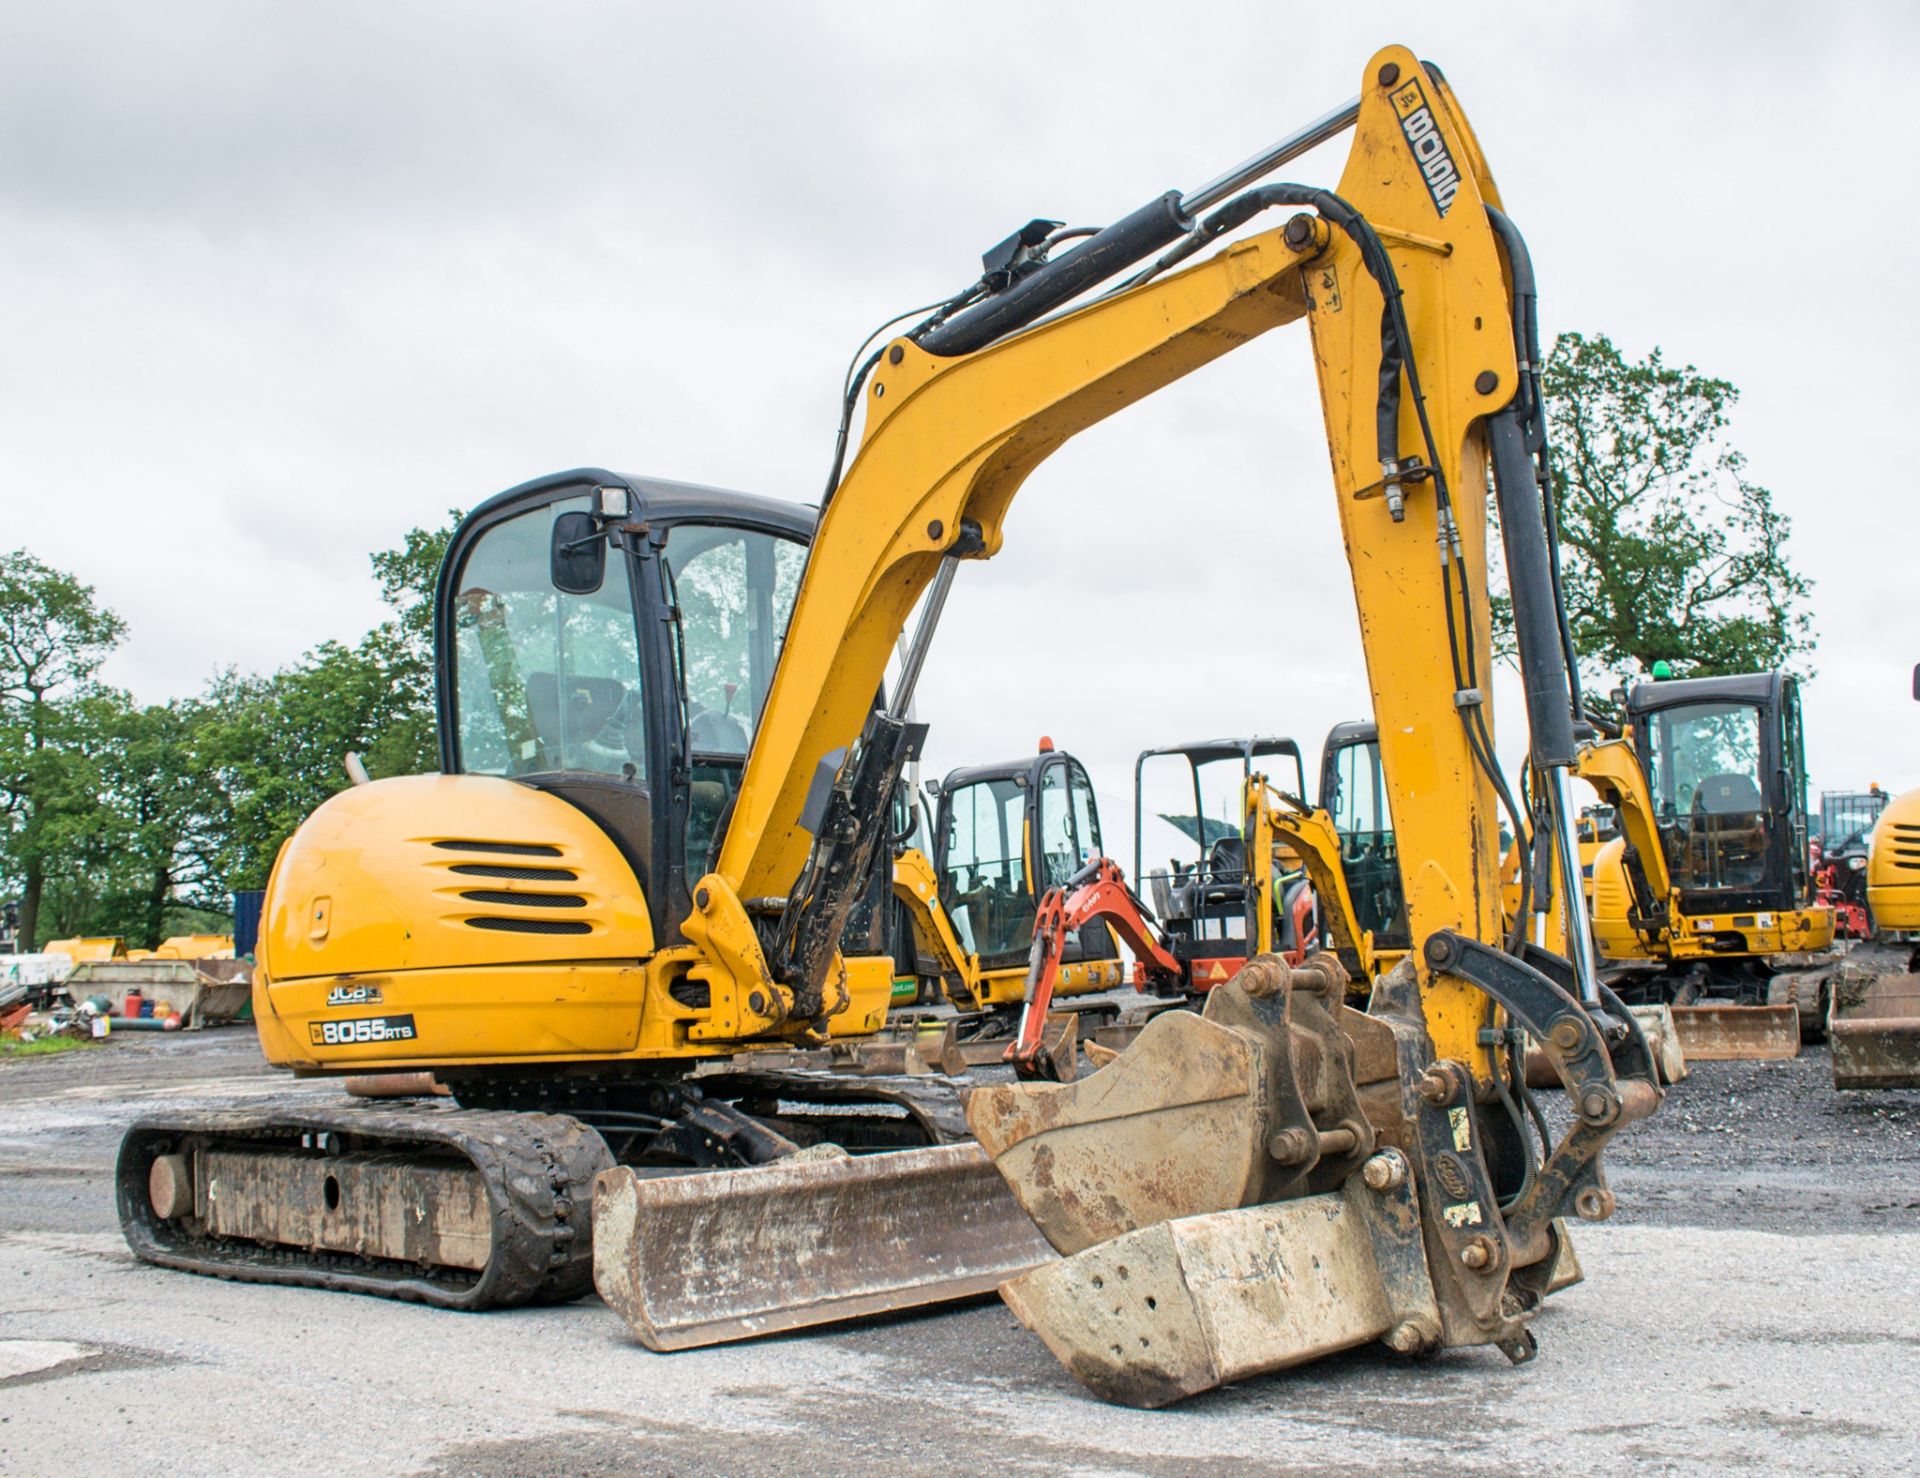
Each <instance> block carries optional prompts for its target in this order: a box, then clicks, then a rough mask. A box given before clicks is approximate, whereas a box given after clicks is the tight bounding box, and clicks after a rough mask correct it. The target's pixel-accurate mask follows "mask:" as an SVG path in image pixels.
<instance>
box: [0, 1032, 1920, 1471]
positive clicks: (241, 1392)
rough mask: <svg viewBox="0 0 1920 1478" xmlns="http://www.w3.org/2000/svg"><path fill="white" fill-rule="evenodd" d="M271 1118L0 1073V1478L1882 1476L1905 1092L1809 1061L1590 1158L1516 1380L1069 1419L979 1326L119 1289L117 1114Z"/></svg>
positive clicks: (1317, 1387) (224, 1063) (145, 1064)
mask: <svg viewBox="0 0 1920 1478" xmlns="http://www.w3.org/2000/svg"><path fill="white" fill-rule="evenodd" d="M287 1091H288V1084H287V1081H286V1079H285V1078H283V1077H280V1076H278V1075H276V1074H273V1073H272V1072H270V1071H269V1070H268V1069H267V1068H266V1067H265V1065H264V1063H262V1062H261V1060H260V1058H259V1053H258V1050H257V1048H255V1046H254V1044H253V1041H252V1038H251V1036H250V1035H246V1034H242V1033H237V1032H228V1033H218V1034H215V1033H208V1034H206V1035H204V1036H198V1037H177V1038H161V1037H155V1038H140V1039H129V1040H127V1041H125V1042H118V1043H114V1044H113V1045H112V1046H110V1047H107V1048H102V1049H99V1050H93V1051H87V1052H84V1053H70V1054H66V1055H65V1056H62V1057H59V1058H53V1059H47V1060H44V1061H35V1062H14V1063H7V1064H4V1065H0V1472H4V1473H15V1472H17V1473H24V1474H41V1473H93V1472H100V1473H106V1472H113V1473H174V1472H191V1473H234V1474H257V1473H260V1472H275V1473H324V1474H327V1475H330V1478H332V1475H343V1474H358V1473H417V1474H431V1475H446V1478H453V1475H469V1474H474V1475H510V1474H514V1475H517V1474H536V1475H540V1474H552V1475H560V1474H593V1473H616V1472H618V1473H628V1472H635V1473H645V1474H661V1475H665V1474H675V1475H683V1478H698V1475H709V1474H714V1475H718V1474H743V1475H744V1474H762V1473H769V1474H770V1473H787V1472H796V1471H808V1472H822V1471H824V1472H835V1473H859V1474H865V1473H873V1474H889V1475H891V1474H898V1473H901V1472H919V1471H933V1470H951V1469H954V1468H959V1469H963V1470H964V1469H973V1468H985V1467H987V1466H989V1465H993V1466H1000V1467H1004V1468H1007V1469H1010V1470H1013V1471H1017V1472H1036V1473H1055V1472H1072V1473H1085V1474H1134V1473H1138V1474H1154V1475H1158V1474H1228V1473H1242V1472H1272V1473H1296V1472H1298V1473H1306V1472H1312V1473H1314V1474H1317V1475H1329V1474H1349V1473H1351V1474H1358V1473H1374V1472H1380V1471H1386V1470H1398V1471H1406V1472H1420V1473H1433V1474H1462V1475H1464V1474H1468V1473H1473V1474H1482V1473H1485V1472H1487V1471H1488V1470H1490V1469H1495V1470H1505V1469H1511V1468H1524V1469H1526V1470H1528V1471H1531V1472H1536V1473H1543V1474H1560V1473H1567V1474H1573V1473H1579V1474H1581V1475H1583V1478H1584V1475H1589V1474H1592V1473H1594V1472H1611V1471H1619V1470H1623V1469H1626V1468H1628V1467H1632V1468H1634V1469H1637V1470H1640V1471H1644V1472H1652V1473H1667V1472H1674V1473H1680V1472H1688V1473H1690V1472H1716V1473H1721V1472H1726V1473H1730V1472H1736V1471H1740V1470H1752V1469H1755V1468H1760V1469H1763V1470H1764V1469H1772V1468H1776V1467H1786V1466H1788V1465H1789V1464H1791V1465H1792V1466H1795V1467H1797V1468H1800V1469H1802V1470H1805V1471H1807V1472H1811V1473H1860V1474H1869V1473H1909V1472H1911V1473H1920V1456H1917V1455H1916V1454H1920V1414H1916V1411H1915V1403H1914V1400H1913V1392H1914V1390H1915V1389H1916V1387H1917V1386H1920V1094H1916V1093H1882V1094H1852V1095H1840V1094H1837V1093H1835V1092H1834V1090H1833V1089H1832V1087H1831V1086H1830V1081H1829V1079H1828V1077H1827V1062H1826V1058H1825V1054H1824V1052H1823V1051H1821V1050H1819V1049H1810V1050H1809V1051H1808V1052H1807V1053H1806V1054H1805V1055H1803V1056H1802V1057H1801V1058H1800V1059H1798V1060H1796V1061H1793V1062H1787V1063H1739V1064H1731V1063H1730V1064H1703V1065H1701V1066H1699V1067H1697V1068H1696V1070H1695V1073H1694V1075H1693V1077H1692V1078H1690V1079H1689V1080H1688V1081H1687V1082H1685V1083H1683V1084H1681V1085H1679V1086H1678V1087H1677V1088H1676V1089H1675V1090H1674V1091H1673V1093H1672V1094H1671V1096H1670V1099H1669V1102H1668V1103H1667V1105H1666V1106H1665V1108H1664V1109H1663V1110H1662V1112H1661V1113H1660V1115H1658V1116H1657V1117H1656V1118H1655V1119H1654V1120H1652V1121H1651V1122H1649V1123H1647V1124H1644V1125H1640V1126H1636V1128H1635V1129H1634V1130H1632V1131H1630V1132H1629V1133H1628V1134H1627V1135H1624V1136H1623V1137H1622V1139H1621V1140H1620V1141H1618V1142H1617V1145H1616V1150H1615V1152H1614V1153H1613V1154H1612V1155H1611V1156H1610V1162H1611V1164H1612V1166H1613V1172H1612V1180H1613V1184H1614V1187H1615V1189H1616V1190H1617V1191H1618V1192H1619V1194H1620V1202H1621V1209H1620V1214H1619V1215H1618V1216H1617V1217H1616V1218H1615V1219H1614V1221H1613V1222H1611V1223H1608V1224H1607V1225H1605V1226H1602V1227H1593V1228H1583V1229H1581V1230H1580V1231H1579V1232H1578V1233H1577V1244H1578V1247H1579V1251H1580V1254H1581V1257H1582V1259H1583V1261H1584V1263H1585V1265H1586V1269H1587V1273H1588V1280H1587V1282H1586V1283H1585V1284H1584V1285H1582V1286H1580V1287H1577V1288H1574V1289H1571V1290H1569V1291H1568V1292H1566V1293H1564V1294H1561V1295H1558V1296H1557V1297H1556V1298H1555V1299H1554V1300H1553V1302H1552V1304H1551V1305H1550V1307H1549V1308H1548V1309H1547V1311H1546V1312H1545V1313H1544V1314H1543V1315H1542V1316H1541V1318H1540V1320H1539V1321H1538V1324H1537V1326H1536V1327H1537V1330H1538V1332H1539V1334H1540V1337H1541V1345H1542V1352H1541V1355H1540V1357H1539V1359H1537V1360H1536V1361H1535V1362H1533V1363H1532V1364H1531V1365H1528V1366H1525V1367H1520V1368H1515V1367H1510V1366H1508V1365H1507V1363H1506V1361H1505V1360H1504V1359H1502V1358H1501V1357H1500V1356H1498V1355H1496V1354H1493V1353H1491V1352H1489V1351H1463V1352H1454V1353H1451V1354H1448V1355H1446V1356H1443V1357H1440V1358H1438V1359H1435V1360H1431V1361H1426V1362H1421V1363H1408V1362H1405V1361H1402V1360H1399V1359H1397V1358H1395V1357H1392V1356H1390V1355H1388V1354H1386V1353H1385V1352H1384V1351H1378V1350H1370V1351H1360V1352H1355V1353H1353V1354H1350V1355H1347V1356H1343V1357H1340V1358H1337V1359H1335V1360H1331V1361H1326V1362H1322V1363H1320V1364H1317V1365H1313V1366H1309V1367H1306V1368H1303V1369H1301V1370H1298V1371H1292V1372H1287V1373H1283V1374H1280V1375H1276V1376H1271V1377H1266V1378H1263V1379H1260V1380H1255V1381H1249V1382H1246V1383H1243V1384H1241V1385H1237V1386H1233V1387H1229V1388H1226V1389H1223V1390H1220V1391H1217V1392H1213V1393H1210V1394H1209V1395H1207V1396H1204V1397H1201V1398H1199V1399H1197V1400H1194V1401H1191V1402H1188V1403H1186V1404H1184V1405H1182V1406H1180V1407H1178V1408H1175V1409H1173V1410H1171V1411H1164V1412H1133V1411H1124V1410H1118V1409H1115V1408H1111V1407H1106V1406H1103V1405H1101V1404H1100V1403H1098V1402H1096V1401H1094V1400H1092V1399H1091V1398H1089V1397H1088V1396H1087V1395H1086V1394H1085V1393H1084V1392H1083V1391H1082V1390H1081V1389H1080V1388H1079V1387H1078V1386H1077V1385H1076V1384H1075V1383H1074V1382H1073V1380H1072V1379H1071V1378H1070V1377H1068V1376H1067V1375H1066V1374H1065V1372H1063V1371H1062V1370H1061V1369H1060V1368H1059V1367H1058V1366H1057V1365H1056V1364H1055V1363H1054V1362H1053V1361H1052V1359H1051V1358H1050V1357H1049V1356H1048V1355H1047V1354H1046V1353H1045V1351H1044V1350H1043V1349H1042V1348H1040V1346H1039V1345H1038V1343H1037V1341H1035V1340H1034V1339H1033V1338H1032V1337H1031V1336H1029V1335H1028V1334H1026V1333H1025V1332H1024V1331H1023V1330H1021V1329H1020V1328H1019V1327H1018V1326H1017V1325H1016V1324H1014V1323H1013V1321H1012V1320H1011V1318H1010V1317H1009V1316H1008V1315H1007V1313H1006V1311H1005V1310H1004V1309H1003V1308H1001V1307H1000V1306H999V1305H998V1304H997V1303H995V1302H984V1303H981V1304H977V1305H975V1306H972V1307H969V1308H965V1309H961V1310H956V1311H951V1312H947V1313H943V1314H938V1315H933V1316H921V1317H902V1318H897V1319H890V1320H879V1321H869V1322H867V1323H865V1324H861V1325H856V1326H851V1327H844V1328H841V1329H837V1330H833V1331H830V1332H826V1333H816V1334H813V1335H809V1336H795V1337H790V1338H785V1339H776V1340H766V1341H760V1342H756V1343H752V1344H745V1345H736V1346H727V1347H721V1348H716V1349H711V1350H702V1351H689V1352H686V1353H683V1354H679V1355H673V1356H657V1355H650V1354H648V1353H646V1352H644V1351H642V1350H640V1349H639V1348H638V1347H637V1346H635V1345H633V1344H632V1343H631V1341H630V1339H629V1337H628V1335H627V1332H626V1330H625V1329H624V1327H623V1326H622V1325H621V1324H620V1322H619V1321H618V1319H616V1318H615V1317H614V1316H613V1315H612V1314H611V1313H610V1312H608V1311H607V1310H606V1309H605V1308H604V1307H602V1306H601V1305H599V1304H598V1303H597V1302H594V1301H592V1300H588V1301H584V1302H582V1303H579V1304H575V1305H572V1306H570V1307H567V1308H563V1309H545V1310H534V1311H520V1312H513V1313H504V1314H487V1315H477V1316H463V1315H456V1314H446V1313H441V1312H437V1311H434V1310H427V1309H419V1308H414V1307H412V1306H408V1305H401V1304H393V1303H386V1302H382V1301H376V1300H370V1299H360V1298H353V1297H350V1296H347V1295H339V1294H324V1293H315V1292H310V1291H305V1290H288V1289H275V1288H266V1287H258V1286H249V1285H240V1284H229V1283H221V1282H216V1281H213V1280H207V1279H197V1278H191V1277H186V1276H182V1275H177V1274H171V1273H166V1272H162V1271H159V1270H155V1269H151V1268H147V1267H144V1266H141V1265H140V1264H138V1263H136V1262H134V1261H133V1260H132V1258H131V1257H130V1256H129V1255H128V1253H127V1252H126V1250H125V1247H124V1245H123V1244H122V1243H121V1241H120V1238H119V1235H118V1233H117V1230H116V1228H115V1222H114V1213H113V1208H112V1197H111V1188H110V1183H109V1179H108V1174H109V1170H110V1167H111V1164H112V1157H113V1153H114V1148H115V1145H116V1143H117V1140H118V1137H119V1134H120V1131H121V1130H122V1128H123V1127H124V1126H125V1125H126V1123H127V1122H129V1121H130V1120H131V1118H132V1117H133V1116H134V1115H135V1113H137V1112H139V1111H140V1110H141V1109H142V1108H144V1107H146V1106H148V1105H151V1104H152V1103H154V1102H156V1101H169V1102H174V1103H182V1104H184V1103H188V1102H199V1101H205V1100H213V1099H219V1098H232V1097H236V1096H239V1097H246V1096H255V1095H259V1094H265V1093H285V1092H287ZM295 1091H297V1092H301V1093H313V1094H316V1095H330V1094H332V1093H334V1092H336V1091H337V1090H335V1089H332V1088H330V1087H327V1086H323V1085H316V1086H313V1087H307V1088H300V1089H296V1090H295Z"/></svg>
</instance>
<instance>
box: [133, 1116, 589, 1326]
mask: <svg viewBox="0 0 1920 1478" xmlns="http://www.w3.org/2000/svg"><path fill="white" fill-rule="evenodd" d="M612 1163H613V1156H612V1155H611V1154H609V1153H608V1151H607V1146H606V1144H605V1142H604V1141H603V1140H602V1139H601V1138H600V1136H599V1135H598V1134H596V1133H594V1131H593V1130H591V1129H589V1128H588V1127H587V1126H586V1125H584V1124H582V1123H580V1122H579V1121H578V1120H576V1119H570V1118H566V1117H564V1116H562V1115H558V1114H530V1113H497V1112H490V1111H486V1110H475V1109H455V1108H452V1107H451V1106H449V1107H445V1108H421V1109H417V1110H395V1109H390V1108H384V1107H379V1108H376V1107H361V1106H359V1105H356V1104H351V1103H349V1104H344V1105H342V1106H340V1107H336V1108H318V1107H314V1106H312V1105H310V1104H302V1105H289V1106H286V1107H284V1108H276V1107H274V1106H272V1105H266V1106H262V1107H258V1108H249V1109H226V1110H213V1111H205V1112H191V1111H189V1112H181V1113H168V1114H153V1115H148V1116H146V1117H143V1118H141V1119H140V1120H138V1121H137V1122H136V1123H135V1124H134V1126H133V1127H132V1128H131V1129H130V1130H128V1132H127V1135H126V1137H125V1138H124V1139H123V1140H122V1141H121V1144H120V1158H119V1163H118V1166H117V1167H116V1170H115V1177H114V1181H115V1184H114V1190H115V1197H116V1200H117V1201H118V1203H119V1210H120V1227H121V1230H122V1232H123V1233H124V1234H125V1236H126V1239H127V1245H128V1246H129V1247H131V1248H132V1249H133V1252H134V1254H135V1256H137V1257H139V1258H140V1259H141V1260H142V1261H143V1262H150V1263H155V1264H157V1265H159V1266H161V1267H168V1268H177V1269H180V1270H183V1271H185V1272H191V1273H207V1274H211V1275H213V1276H215V1277H220V1278H231V1279H235V1280H238V1281H241V1282H248V1283H283V1284H293V1285H296V1286H300V1287H308V1288H328V1289H335V1290H339V1291H342V1292H349V1293H367V1294H374V1295H377V1296H379V1297H383V1298H398V1299H406V1300H409V1301H412V1302H416V1303H425V1304H434V1305H437V1306H439V1307H441V1308H449V1309H467V1310H474V1309H490V1308H510V1307H513V1306H515V1305H520V1304H530V1303H564V1302H566V1301H568V1300H570V1299H575V1298H579V1297H580V1296H581V1295H582V1294H584V1293H586V1292H587V1290H588V1289H589V1288H590V1287H591V1286H592V1282H591V1272H592V1266H593V1263H592V1228H591V1226H590V1224H589V1223H588V1220H587V1214H588V1211H589V1209H590V1206H591V1202H590V1200H589V1196H590V1194H591V1191H592V1185H593V1178H594V1176H595V1175H597V1174H598V1173H599V1172H600V1171H601V1170H603V1169H605V1168H606V1167H607V1166H609V1165H611V1164H612Z"/></svg>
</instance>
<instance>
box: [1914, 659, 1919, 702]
mask: <svg viewBox="0 0 1920 1478" xmlns="http://www.w3.org/2000/svg"><path fill="white" fill-rule="evenodd" d="M1913 701H1914V702H1915V703H1920V662H1916V663H1914V665H1913Z"/></svg>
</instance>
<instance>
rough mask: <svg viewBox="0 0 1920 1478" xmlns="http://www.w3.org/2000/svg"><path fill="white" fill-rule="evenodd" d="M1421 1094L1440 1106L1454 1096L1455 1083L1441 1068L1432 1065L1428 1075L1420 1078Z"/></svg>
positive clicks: (1434, 1104)
mask: <svg viewBox="0 0 1920 1478" xmlns="http://www.w3.org/2000/svg"><path fill="white" fill-rule="evenodd" d="M1420 1096H1421V1097H1422V1098H1423V1099H1425V1100H1426V1101H1427V1102H1428V1103H1430V1104H1432V1105H1433V1106H1434V1107H1435V1108H1438V1107H1439V1106H1440V1105H1441V1104H1443V1103H1445V1102H1446V1101H1447V1100H1448V1099H1449V1098H1451V1097H1453V1084H1452V1082H1451V1081H1449V1080H1448V1078H1447V1075H1446V1074H1445V1073H1443V1072H1441V1071H1440V1069H1439V1068H1437V1067H1430V1068H1428V1069H1427V1074H1426V1076H1425V1077H1423V1078H1422V1079H1421V1080H1420Z"/></svg>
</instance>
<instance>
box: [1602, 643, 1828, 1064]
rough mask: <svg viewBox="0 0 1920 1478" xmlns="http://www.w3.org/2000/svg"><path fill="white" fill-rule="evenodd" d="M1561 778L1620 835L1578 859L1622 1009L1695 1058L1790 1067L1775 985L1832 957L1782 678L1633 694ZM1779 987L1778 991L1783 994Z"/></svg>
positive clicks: (1795, 1033)
mask: <svg viewBox="0 0 1920 1478" xmlns="http://www.w3.org/2000/svg"><path fill="white" fill-rule="evenodd" d="M1575 771H1576V773H1577V774H1578V775H1579V776H1580V777H1581V778H1582V779H1584V780H1586V781H1588V782H1589V783H1590V784H1591V785H1593V787H1594V788H1595V789H1596V790H1597V791H1598V792H1599V793H1600V797H1601V799H1602V800H1603V801H1605V802H1606V803H1607V804H1608V805H1610V806H1612V807H1613V808H1614V811H1615V814H1616V816H1617V818H1618V825H1619V828H1620V835H1619V836H1618V837H1616V838H1615V839H1614V840H1612V841H1610V842H1607V843H1606V844H1604V845H1603V846H1601V848H1600V849H1599V851H1598V852H1597V853H1596V854H1595V857H1594V860H1593V930H1594V936H1595V938H1596V940H1597V942H1598V944H1599V947H1600V952H1601V954H1602V955H1604V956H1605V957H1606V959H1607V960H1608V961H1609V962H1610V965H1611V966H1612V967H1614V968H1612V969H1611V972H1610V979H1611V981H1612V984H1613V986H1614V989H1615V990H1617V991H1618V992H1619V993H1620V995H1621V996H1622V998H1623V999H1625V1000H1626V1001H1627V1002H1628V1003H1629V1004H1636V1005H1638V1004H1645V1005H1668V1006H1671V1007H1672V1008H1673V1022H1674V1030H1675V1034H1676V1036H1677V1037H1678V1038H1679V1042H1680V1046H1681V1049H1682V1051H1683V1052H1684V1053H1685V1055H1686V1056H1687V1057H1689V1058H1697V1059H1725V1058H1772V1057H1792V1056H1793V1055H1795V1054H1796V1053H1797V1052H1798V1051H1799V1050H1800V1036H1801V1013H1800V1012H1799V1010H1798V1009H1797V1008H1796V1005H1795V1003H1794V1001H1793V999H1792V998H1791V996H1789V997H1788V999H1786V1000H1785V1001H1784V1002H1776V1003H1773V1004H1770V1003H1769V1002H1770V999H1771V997H1772V995H1773V994H1777V992H1775V991H1774V990H1773V986H1774V982H1775V977H1776V975H1777V974H1779V973H1780V972H1782V971H1793V970H1796V969H1801V968H1804V967H1805V966H1806V965H1807V964H1808V963H1810V962H1809V961H1808V960H1807V958H1806V956H1807V955H1809V954H1815V953H1818V952H1820V951H1824V950H1826V949H1828V948H1829V947H1830V946H1831V945H1832V943H1833V910H1832V909H1831V908H1829V907H1828V906H1827V905H1825V904H1823V903H1821V902H1820V901H1819V900H1818V898H1817V897H1816V895H1815V889H1814V884H1813V878H1812V873H1811V863H1810V860H1809V854H1808V847H1807V841H1808V837H1807V810H1806V801H1807V788H1806V762H1805V759H1804V748H1803V743H1802V738H1801V721H1800V695H1799V687H1798V684H1797V683H1796V682H1795V680H1794V679H1793V678H1792V677H1790V676H1788V675H1787V674H1785V673H1779V672H1762V673H1750V674H1741V675H1737V676H1731V677H1702V678H1686V679H1681V680H1678V681H1660V682H1648V683H1637V684H1635V685H1634V686H1633V687H1631V688H1630V689H1628V691H1627V695H1626V707H1625V715H1624V725H1623V732H1622V733H1621V734H1620V735H1619V736H1618V737H1616V738H1612V739H1604V740H1600V741H1598V742H1594V743H1590V744H1587V745H1584V746H1582V748H1581V751H1580V755H1579V759H1578V761H1577V763H1576V765H1575ZM1783 983H1790V982H1783Z"/></svg>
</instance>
